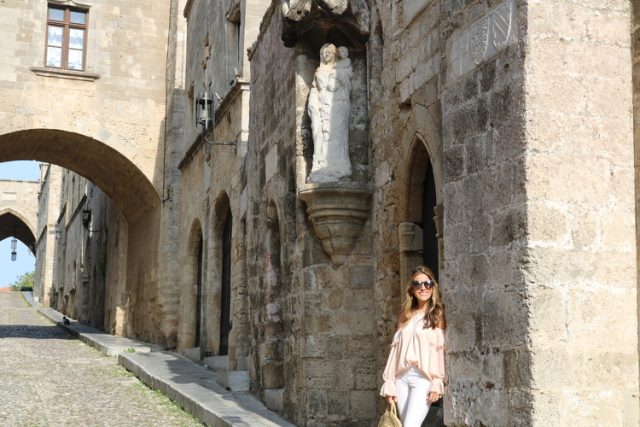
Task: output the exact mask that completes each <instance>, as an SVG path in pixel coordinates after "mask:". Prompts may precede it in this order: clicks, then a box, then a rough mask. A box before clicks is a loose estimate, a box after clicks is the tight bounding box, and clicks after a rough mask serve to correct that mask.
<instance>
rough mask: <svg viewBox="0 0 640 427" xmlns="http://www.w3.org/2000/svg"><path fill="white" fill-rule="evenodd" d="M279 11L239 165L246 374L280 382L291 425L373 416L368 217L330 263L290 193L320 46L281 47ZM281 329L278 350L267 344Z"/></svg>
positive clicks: (254, 58) (270, 383) (257, 66)
mask: <svg viewBox="0 0 640 427" xmlns="http://www.w3.org/2000/svg"><path fill="white" fill-rule="evenodd" d="M282 19H283V17H282V14H281V12H280V7H279V5H275V6H274V7H271V8H270V9H269V10H268V11H267V13H266V15H265V18H264V19H263V23H262V27H261V33H260V36H259V38H258V41H257V42H256V44H255V45H254V47H253V48H252V52H251V57H250V60H251V75H252V79H251V115H250V120H251V121H250V134H249V147H248V154H247V166H246V170H247V186H248V190H247V191H248V194H247V203H248V210H247V236H248V238H247V254H248V257H247V277H248V278H254V281H252V287H251V288H250V292H249V296H250V298H249V301H250V313H251V318H250V320H251V322H250V323H251V338H252V352H251V358H250V363H251V365H252V370H253V372H252V380H254V381H255V385H254V387H256V388H257V390H258V393H259V394H262V393H264V395H265V396H266V395H268V390H269V389H273V388H279V387H282V388H283V407H282V410H281V412H282V413H283V414H284V416H286V417H287V418H289V419H290V420H292V421H293V422H294V423H296V424H297V425H307V426H315V425H317V426H320V425H345V424H352V423H353V424H359V423H362V424H365V423H370V422H372V421H373V419H374V417H375V410H376V402H377V397H376V394H377V392H376V390H375V388H376V374H377V372H376V369H375V364H376V360H375V346H376V341H375V338H374V328H375V319H374V316H373V315H372V307H373V306H374V296H373V293H372V289H373V286H374V283H373V269H372V267H371V262H372V261H371V252H370V251H371V246H372V245H371V237H370V231H369V230H370V229H369V227H370V225H369V223H368V222H367V224H366V225H365V231H364V232H363V233H362V237H361V238H360V239H359V240H357V242H356V244H355V247H354V248H353V250H352V252H351V255H350V256H348V257H347V260H346V262H345V263H344V264H343V265H340V266H337V265H334V264H333V263H332V262H331V259H330V258H329V256H328V255H327V253H326V252H325V251H324V249H323V248H322V245H321V243H320V241H319V240H318V238H317V237H316V235H315V232H314V231H313V226H312V224H311V222H310V221H309V219H308V216H307V213H306V206H305V204H304V203H303V202H302V201H301V200H299V199H297V191H298V188H297V184H298V180H299V178H300V176H299V173H297V169H296V168H297V164H296V160H297V158H299V157H301V156H304V154H305V153H303V152H302V149H301V148H300V147H304V146H305V144H304V142H305V141H306V140H307V139H308V135H306V134H305V127H304V123H305V122H306V123H308V119H307V120H305V118H304V114H306V113H305V109H306V103H305V102H304V101H302V102H300V100H302V99H303V98H304V94H305V93H308V83H309V81H308V80H306V79H307V78H308V77H309V75H310V74H309V71H310V73H311V75H312V72H313V69H311V68H309V69H307V65H308V64H310V60H311V59H316V60H317V57H316V58H312V57H310V56H309V57H307V55H308V54H309V55H311V54H313V55H318V53H317V52H315V51H313V52H312V53H310V52H308V51H306V50H305V51H304V52H301V51H298V50H297V49H286V48H285V47H284V46H283V43H282V40H281V35H282V34H281V28H282ZM314 43H317V44H318V45H321V41H320V40H316V41H315V42H314ZM298 55H299V56H298ZM303 55H304V56H303ZM309 67H311V65H309ZM365 94H366V92H365ZM301 95H302V96H301ZM359 95H362V94H359ZM365 98H366V97H365ZM307 130H308V129H307ZM367 157H368V156H367V155H366V153H362V152H358V155H357V156H356V158H358V159H361V158H364V159H366V158H367ZM363 164H364V165H365V166H366V163H364V162H363ZM298 172H299V171H298ZM359 172H360V173H363V170H362V169H360V171H359ZM303 175H304V172H303ZM360 176H362V175H360ZM303 179H304V177H303ZM251 236H265V237H264V238H263V239H256V238H252V237H251ZM274 242H275V243H274ZM278 242H279V244H278ZM277 247H279V251H278V250H277ZM278 252H279V254H278ZM274 255H275V256H274ZM278 255H279V256H278ZM277 258H279V263H278V262H275V263H274V259H277ZM274 306H276V307H280V310H281V311H280V313H278V312H277V311H276V312H275V314H277V315H278V316H281V319H282V321H281V324H280V325H278V322H274V319H273V314H274V312H270V309H271V308H273V307H274ZM270 328H273V329H270ZM279 333H282V334H283V338H282V342H283V346H282V348H281V349H278V348H277V347H276V348H274V346H269V345H265V343H269V342H273V341H272V339H273V338H274V337H277V336H278V334H279ZM276 341H277V339H276ZM280 351H281V353H280V354H279V352H280ZM278 357H282V362H283V363H282V364H281V366H280V367H279V366H278V363H277V359H278ZM265 368H267V369H265ZM278 376H280V378H281V379H278Z"/></svg>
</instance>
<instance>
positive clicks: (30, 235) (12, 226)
mask: <svg viewBox="0 0 640 427" xmlns="http://www.w3.org/2000/svg"><path fill="white" fill-rule="evenodd" d="M33 230H34V229H33V225H32V224H30V223H29V220H27V219H26V218H25V217H24V216H23V215H21V214H20V213H19V212H16V211H14V210H13V209H8V208H6V209H0V241H2V240H4V239H7V238H9V237H15V238H16V239H18V240H19V241H21V242H22V243H23V244H24V245H25V246H26V247H28V248H29V250H30V251H31V252H32V253H35V252H34V251H35V244H36V237H35V234H34V231H33Z"/></svg>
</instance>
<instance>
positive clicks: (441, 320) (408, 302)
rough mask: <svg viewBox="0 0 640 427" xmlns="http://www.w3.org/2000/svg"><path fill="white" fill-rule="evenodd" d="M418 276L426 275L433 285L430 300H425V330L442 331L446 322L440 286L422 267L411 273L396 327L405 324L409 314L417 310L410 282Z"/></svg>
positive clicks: (430, 273)
mask: <svg viewBox="0 0 640 427" xmlns="http://www.w3.org/2000/svg"><path fill="white" fill-rule="evenodd" d="M418 274H424V275H426V276H427V277H429V279H430V280H431V281H433V283H434V286H433V288H432V292H431V298H429V299H428V300H427V311H426V313H425V315H424V320H425V328H441V329H444V328H445V327H446V321H445V317H444V304H442V296H441V294H440V284H439V283H438V282H437V281H436V278H435V276H434V274H433V272H432V271H431V269H430V268H429V267H425V266H424V265H420V266H418V267H416V269H415V270H413V272H411V276H410V278H409V286H408V287H407V290H406V298H405V301H404V304H403V306H402V310H401V311H400V314H399V315H398V327H401V326H402V325H403V324H405V323H406V322H407V321H408V320H409V319H410V318H411V313H413V311H415V310H416V309H417V308H418V299H417V298H416V297H415V296H414V295H413V288H412V285H411V282H412V281H413V280H414V279H415V278H416V276H417V275H418Z"/></svg>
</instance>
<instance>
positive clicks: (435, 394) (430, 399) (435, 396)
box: [427, 391, 442, 403]
mask: <svg viewBox="0 0 640 427" xmlns="http://www.w3.org/2000/svg"><path fill="white" fill-rule="evenodd" d="M441 397H442V395H441V394H440V393H438V392H435V391H430V392H429V395H428V396H427V402H429V403H436V402H437V401H438V400H440V398H441Z"/></svg>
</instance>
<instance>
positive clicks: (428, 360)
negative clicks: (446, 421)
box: [380, 312, 445, 396]
mask: <svg viewBox="0 0 640 427" xmlns="http://www.w3.org/2000/svg"><path fill="white" fill-rule="evenodd" d="M412 366H415V367H417V368H418V369H419V370H420V371H422V373H424V374H425V375H426V377H427V378H428V379H429V380H430V381H431V388H430V389H429V391H430V392H431V391H435V392H436V393H440V394H444V382H443V381H444V375H445V374H444V331H443V330H442V329H440V328H425V327H424V312H420V313H419V314H415V315H414V316H413V317H412V318H411V319H409V320H408V321H407V322H406V323H405V324H404V325H403V326H402V327H401V328H400V329H398V331H397V332H396V333H395V335H394V336H393V341H392V343H391V352H390V353H389V358H388V359H387V366H386V367H385V369H384V373H383V374H382V379H383V380H384V384H383V385H382V390H380V396H395V395H396V378H397V377H399V376H401V375H402V374H404V373H405V372H406V371H407V370H408V369H409V368H411V367H412Z"/></svg>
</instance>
